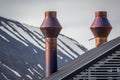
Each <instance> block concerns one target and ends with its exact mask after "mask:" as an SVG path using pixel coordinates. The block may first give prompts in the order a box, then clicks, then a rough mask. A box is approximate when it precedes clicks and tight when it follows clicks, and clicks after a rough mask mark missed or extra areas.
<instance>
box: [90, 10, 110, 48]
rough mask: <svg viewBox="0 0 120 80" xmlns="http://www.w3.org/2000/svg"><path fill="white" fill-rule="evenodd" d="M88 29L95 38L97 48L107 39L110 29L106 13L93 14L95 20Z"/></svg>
mask: <svg viewBox="0 0 120 80" xmlns="http://www.w3.org/2000/svg"><path fill="white" fill-rule="evenodd" d="M90 29H91V31H92V33H93V35H94V36H95V38H96V46H99V45H101V44H103V43H104V42H106V41H107V37H108V35H109V33H110V31H111V29H112V27H111V24H110V23H109V21H108V19H107V12H106V11H96V12H95V20H94V21H93V23H92V25H91V27H90ZM103 37H104V39H103Z"/></svg>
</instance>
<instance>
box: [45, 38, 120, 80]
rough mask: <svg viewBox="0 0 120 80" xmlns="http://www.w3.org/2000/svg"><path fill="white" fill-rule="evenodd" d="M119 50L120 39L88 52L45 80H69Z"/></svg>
mask: <svg viewBox="0 0 120 80" xmlns="http://www.w3.org/2000/svg"><path fill="white" fill-rule="evenodd" d="M118 48H120V37H118V38H116V39H113V40H111V41H109V42H107V43H105V44H103V45H101V46H99V47H98V48H94V49H92V50H90V51H88V52H86V53H85V54H83V55H81V56H80V57H78V58H77V59H75V60H73V61H72V62H70V63H68V64H66V65H65V66H63V67H62V68H60V69H58V71H57V72H55V73H53V74H52V75H51V76H49V77H47V78H44V79H43V80H69V79H70V78H71V77H73V76H74V75H76V74H77V73H79V72H80V71H82V70H83V69H86V68H88V67H89V66H91V65H92V64H94V63H95V62H97V61H98V60H101V59H102V58H104V57H106V56H108V55H109V54H112V52H114V51H116V50H117V49H118Z"/></svg>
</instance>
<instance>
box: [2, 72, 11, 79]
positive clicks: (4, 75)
mask: <svg viewBox="0 0 120 80" xmlns="http://www.w3.org/2000/svg"><path fill="white" fill-rule="evenodd" d="M1 75H3V77H4V78H5V79H6V80H10V79H8V78H7V76H6V75H5V74H3V73H1Z"/></svg>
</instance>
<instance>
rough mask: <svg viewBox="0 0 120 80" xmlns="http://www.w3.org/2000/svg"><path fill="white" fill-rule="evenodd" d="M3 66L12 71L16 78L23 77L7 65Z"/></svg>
mask: <svg viewBox="0 0 120 80" xmlns="http://www.w3.org/2000/svg"><path fill="white" fill-rule="evenodd" d="M3 66H4V67H6V68H7V69H9V70H10V71H12V72H13V73H14V74H15V75H16V76H18V77H21V75H20V74H19V73H18V72H17V71H15V70H13V69H11V68H10V67H8V66H7V65H5V64H3Z"/></svg>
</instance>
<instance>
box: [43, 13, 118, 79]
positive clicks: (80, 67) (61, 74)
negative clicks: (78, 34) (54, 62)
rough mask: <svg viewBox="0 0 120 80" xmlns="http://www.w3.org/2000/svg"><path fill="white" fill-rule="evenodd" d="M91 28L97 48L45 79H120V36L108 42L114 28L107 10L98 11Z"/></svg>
mask: <svg viewBox="0 0 120 80" xmlns="http://www.w3.org/2000/svg"><path fill="white" fill-rule="evenodd" d="M90 29H91V31H92V32H93V34H94V36H95V40H96V48H94V49H92V50H89V51H87V52H86V53H84V54H83V55H81V56H79V57H78V58H77V59H75V60H73V61H71V62H69V63H68V64H66V65H65V66H63V67H62V68H60V69H58V71H57V72H55V73H53V74H52V75H50V76H48V77H47V78H44V79H43V80H120V37H118V38H116V39H113V40H111V41H109V42H107V37H108V35H109V33H110V31H111V29H112V27H111V25H110V23H109V21H108V20H107V12H105V11H98V12H96V18H95V20H94V22H93V24H92V25H91V28H90Z"/></svg>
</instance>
